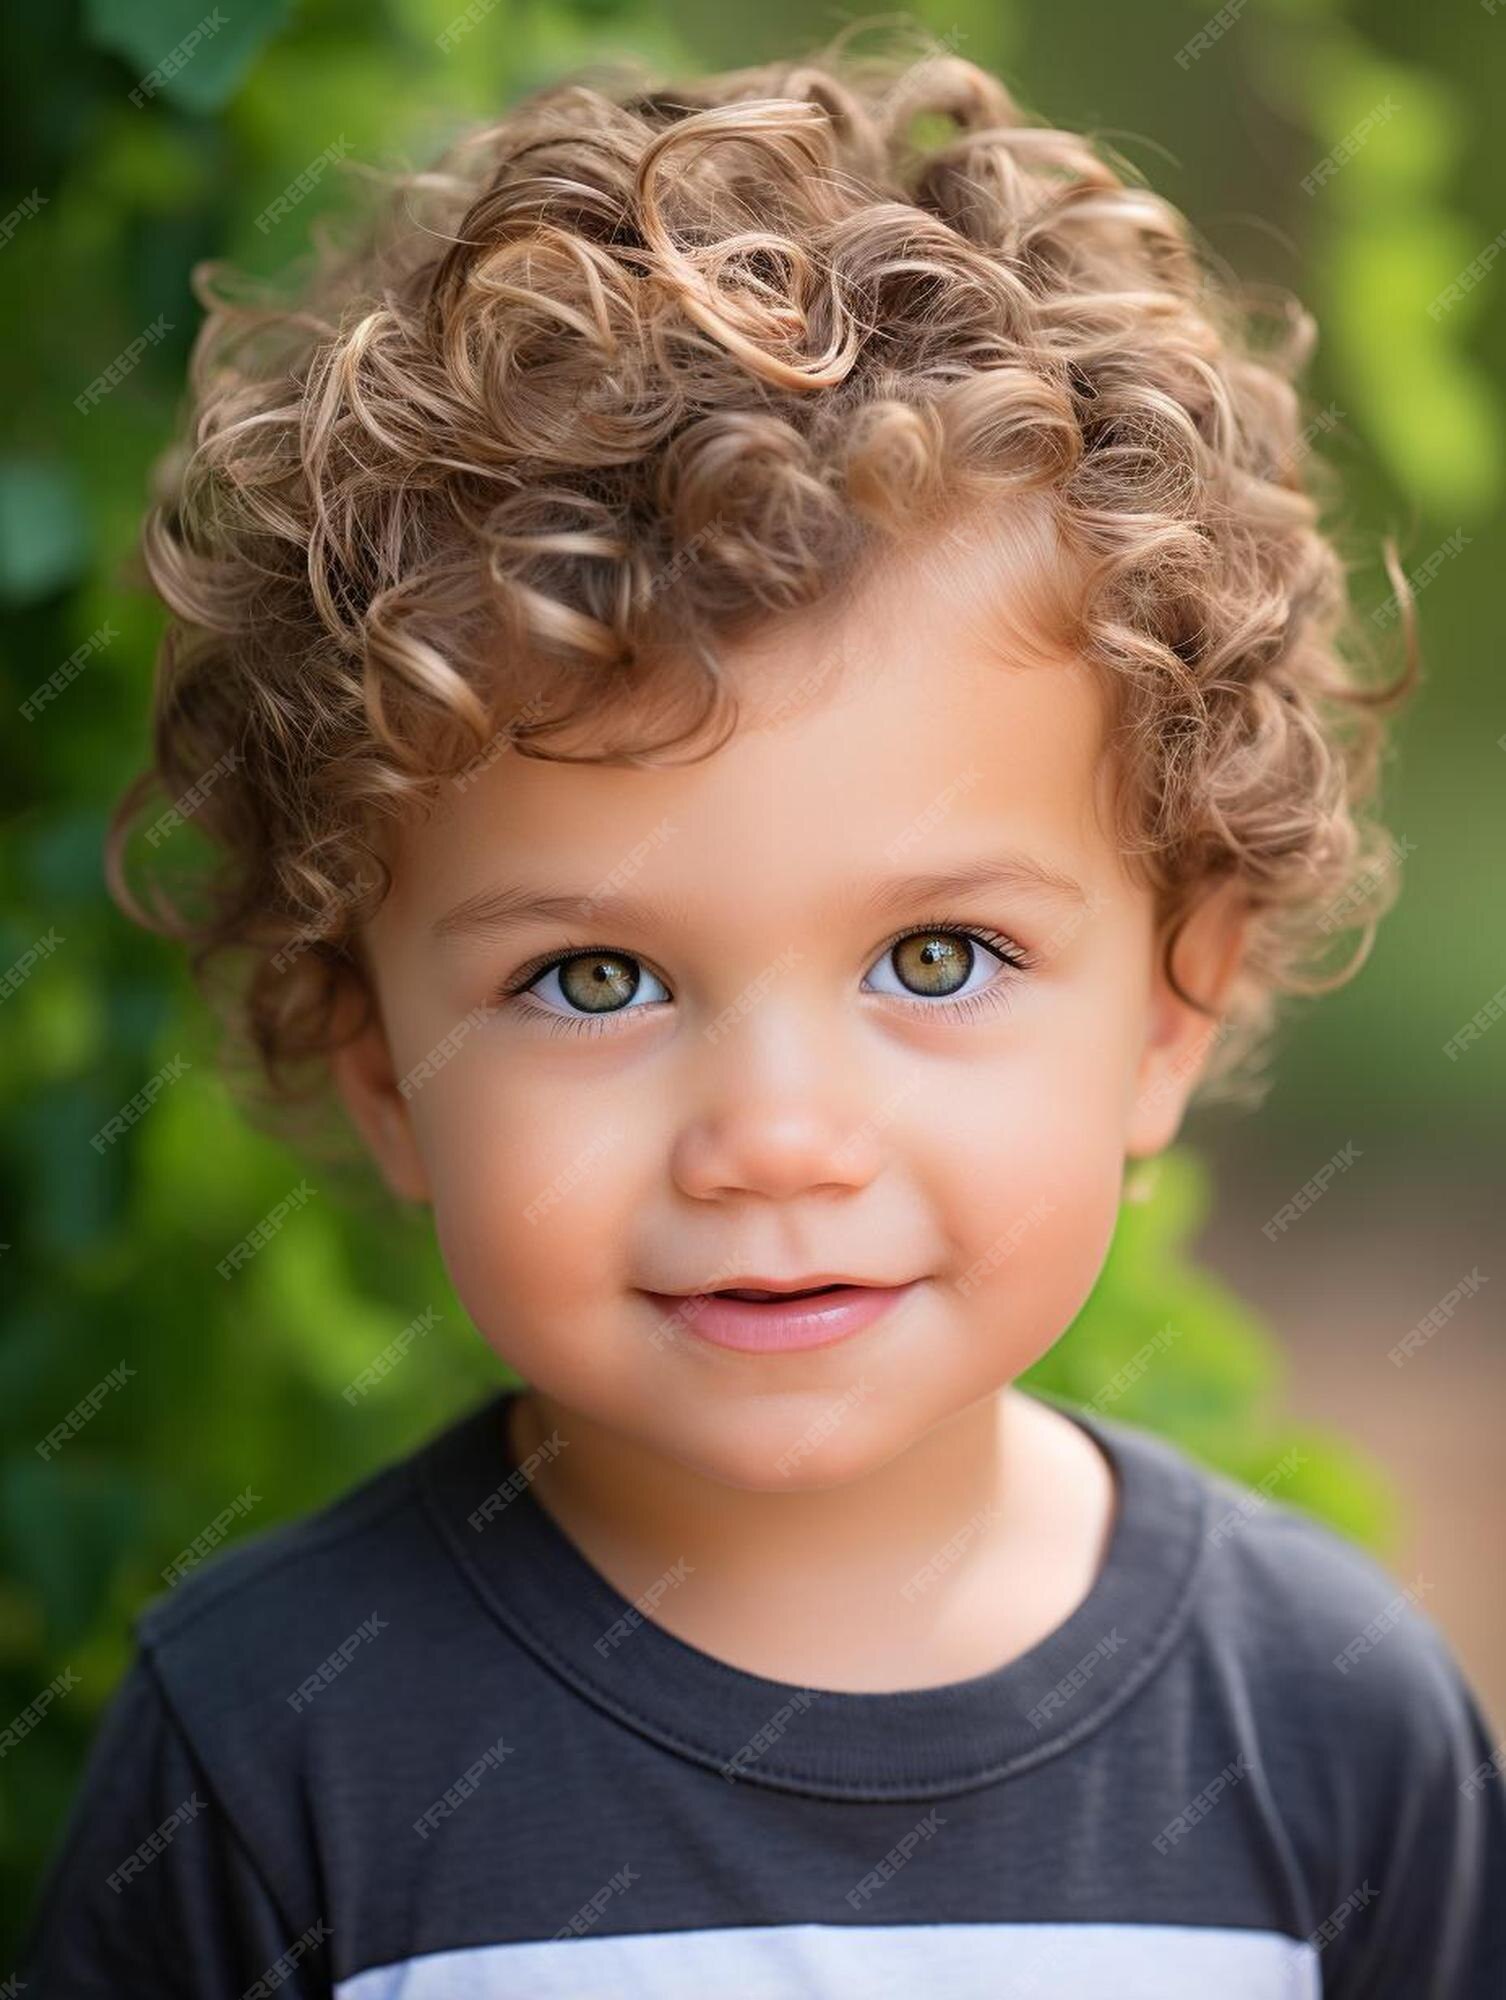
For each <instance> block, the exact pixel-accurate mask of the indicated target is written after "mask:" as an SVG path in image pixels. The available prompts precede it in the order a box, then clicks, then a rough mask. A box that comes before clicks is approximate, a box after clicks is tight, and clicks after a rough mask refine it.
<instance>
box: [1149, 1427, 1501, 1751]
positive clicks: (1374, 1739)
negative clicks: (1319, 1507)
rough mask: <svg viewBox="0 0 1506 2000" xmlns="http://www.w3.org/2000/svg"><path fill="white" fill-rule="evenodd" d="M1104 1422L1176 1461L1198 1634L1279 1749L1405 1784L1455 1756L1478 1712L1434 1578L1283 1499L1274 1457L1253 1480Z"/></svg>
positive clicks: (1217, 1672)
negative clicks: (1194, 1528)
mask: <svg viewBox="0 0 1506 2000" xmlns="http://www.w3.org/2000/svg"><path fill="white" fill-rule="evenodd" d="M1110 1428H1112V1429H1114V1430H1116V1431H1117V1432H1118V1433H1119V1434H1120V1436H1121V1437H1122V1436H1123V1435H1124V1434H1125V1433H1126V1432H1129V1433H1130V1434H1131V1441H1132V1443H1134V1444H1138V1447H1139V1448H1140V1450H1141V1451H1142V1452H1145V1451H1149V1452H1150V1453H1151V1454H1152V1455H1153V1456H1154V1457H1155V1458H1156V1459H1157V1460H1158V1462H1159V1463H1161V1464H1162V1465H1163V1466H1167V1467H1168V1468H1174V1469H1175V1473H1176V1476H1177V1477H1178V1478H1179V1479H1180V1481H1181V1484H1182V1490H1183V1492H1184V1493H1185V1494H1186V1495H1187V1496H1188V1498H1189V1501H1190V1503H1191V1504H1192V1505H1193V1506H1194V1507H1195V1510H1196V1512H1197V1514H1198V1517H1199V1525H1198V1533H1197V1536H1196V1540H1197V1544H1198V1550H1197V1556H1196V1561H1195V1564H1194V1567H1193V1574H1192V1588H1191V1591H1190V1601H1189V1607H1188V1621H1189V1632H1190V1638H1191V1642H1192V1644H1193V1645H1194V1646H1195V1647H1196V1648H1197V1649H1198V1651H1199V1653H1200V1655H1201V1658H1202V1660H1203V1662H1204V1663H1205V1665H1206V1667H1207V1669H1208V1671H1209V1673H1210V1675H1211V1676H1212V1677H1213V1678H1214V1679H1215V1680H1217V1681H1218V1682H1219V1684H1220V1685H1221V1686H1223V1687H1224V1688H1225V1689H1226V1690H1228V1691H1230V1692H1231V1695H1232V1694H1233V1692H1234V1691H1236V1690H1237V1698H1238V1699H1239V1700H1240V1702H1241V1703H1242V1704H1244V1705H1245V1706H1246V1708H1247V1711H1248V1714H1249V1716H1250V1719H1251V1721H1252V1723H1254V1724H1257V1725H1259V1726H1260V1727H1261V1729H1262V1731H1263V1735H1264V1739H1265V1743H1266V1746H1267V1747H1268V1748H1269V1749H1270V1750H1271V1751H1272V1752H1273V1754H1279V1753H1280V1752H1281V1751H1282V1749H1283V1747H1284V1749H1285V1752H1286V1755H1287V1756H1288V1757H1289V1758H1291V1759H1292V1761H1294V1762H1298V1761H1300V1762H1305V1763H1307V1764H1308V1765H1309V1767H1310V1768H1311V1769H1314V1770H1317V1769H1321V1768H1322V1767H1324V1766H1325V1765H1327V1766H1332V1765H1334V1764H1339V1763H1342V1764H1345V1765H1347V1766H1350V1767H1351V1768H1355V1769H1358V1768H1361V1767H1369V1768H1377V1767H1379V1768H1383V1769H1384V1770H1386V1771H1389V1772H1390V1773H1392V1774H1393V1775H1396V1776H1398V1777H1400V1776H1403V1775H1404V1776H1405V1777H1406V1778H1408V1779H1409V1780H1411V1779H1416V1778H1419V1777H1423V1776H1426V1775H1428V1774H1430V1773H1431V1774H1436V1775H1439V1776H1441V1775H1443V1774H1445V1773H1447V1772H1449V1771H1452V1770H1455V1769H1456V1768H1457V1767H1458V1766H1459V1765H1460V1763H1461V1761H1462V1760H1463V1759H1464V1758H1465V1756H1466V1754H1467V1752H1468V1750H1469V1749H1470V1747H1471V1745H1472V1744H1475V1743H1477V1742H1478V1741H1479V1736H1480V1729H1481V1718H1480V1715H1479V1710H1478V1707H1477V1704H1476V1702H1475V1698H1474V1696H1473V1693H1472V1691H1471V1690H1470V1688H1469V1686H1468V1684H1467V1682H1466V1681H1465V1679H1464V1676H1463V1674H1462V1672H1461V1670H1460V1667H1459V1665H1458V1662H1457V1660H1456V1659H1455V1657H1454V1655H1453V1653H1452V1651H1451V1649H1450V1646H1449V1643H1448V1641H1447V1639H1446V1638H1445V1636H1444V1634H1443V1633H1442V1631H1441V1630H1440V1629H1439V1627H1438V1625H1437V1624H1436V1622H1435V1621H1434V1619H1433V1617H1432V1615H1431V1600H1432V1595H1433V1589H1434V1582H1433V1579H1432V1578H1431V1577H1429V1576H1428V1575H1426V1574H1425V1573H1424V1572H1422V1571H1419V1570H1416V1569H1412V1568H1408V1569H1406V1570H1404V1571H1402V1570H1393V1569H1391V1568H1389V1567H1388V1566H1387V1565H1386V1564H1385V1563H1384V1562H1382V1561H1381V1560H1380V1558H1379V1557H1378V1556H1376V1555H1374V1554H1372V1553H1371V1552H1370V1551H1368V1550H1367V1549H1364V1548H1362V1547H1360V1546H1359V1545H1358V1544H1357V1543H1355V1542H1353V1541H1351V1540H1349V1539H1348V1538H1347V1537H1346V1536H1344V1535H1343V1534H1341V1533H1340V1532H1339V1531H1338V1530H1337V1529H1336V1528H1333V1527H1330V1526H1329V1525H1327V1524H1326V1523H1324V1522H1322V1521H1320V1520H1318V1519H1316V1518H1315V1517H1314V1516H1312V1515H1310V1514H1307V1513H1305V1512H1303V1511H1302V1510H1301V1509H1300V1508H1298V1507H1296V1506H1295V1505H1292V1504H1289V1503H1287V1502H1285V1501H1283V1500H1282V1499H1281V1498H1280V1497H1279V1485H1280V1478H1279V1474H1280V1471H1281V1467H1280V1465H1278V1466H1277V1467H1276V1468H1274V1470H1275V1472H1276V1473H1277V1474H1278V1477H1277V1478H1274V1479H1268V1480H1266V1481H1264V1482H1262V1485H1261V1486H1260V1487H1255V1488H1250V1487H1246V1486H1243V1485H1241V1484H1240V1483H1239V1482H1238V1481H1237V1480H1234V1479H1232V1478H1230V1477H1229V1476H1228V1475H1226V1474H1224V1473H1223V1472H1220V1471H1218V1470H1216V1469H1214V1468H1213V1467H1211V1466H1208V1465H1205V1464H1204V1463H1202V1462H1201V1461H1199V1460H1197V1459H1195V1458H1194V1457H1193V1456H1192V1455H1191V1454H1190V1453H1189V1452H1187V1451H1186V1450H1184V1449H1183V1448H1182V1447H1181V1446H1179V1445H1175V1444H1173V1443H1171V1442H1170V1441H1168V1440H1166V1439H1164V1438H1159V1437H1153V1436H1152V1435H1151V1434H1150V1433H1148V1432H1145V1431H1142V1430H1139V1429H1138V1428H1136V1427H1132V1426H1128V1425H1123V1424H1120V1425H1116V1426H1112V1427H1110ZM1382 1746H1383V1748H1384V1758H1383V1759H1382V1758H1380V1757H1378V1756H1377V1752H1378V1750H1379V1749H1380V1748H1381V1747H1382Z"/></svg>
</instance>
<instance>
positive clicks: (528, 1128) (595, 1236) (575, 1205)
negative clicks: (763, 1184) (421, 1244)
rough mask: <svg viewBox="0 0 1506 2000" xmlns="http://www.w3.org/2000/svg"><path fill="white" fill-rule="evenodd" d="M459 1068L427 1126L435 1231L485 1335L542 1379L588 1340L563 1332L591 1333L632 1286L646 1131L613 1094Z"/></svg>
mask: <svg viewBox="0 0 1506 2000" xmlns="http://www.w3.org/2000/svg"><path fill="white" fill-rule="evenodd" d="M455 1067H456V1069H457V1070H460V1069H462V1068H463V1069H464V1072H465V1073H464V1074H463V1075H457V1076H456V1077H455V1078H454V1079H453V1080H452V1079H449V1078H448V1077H445V1078H439V1079H436V1080H435V1083H434V1084H433V1085H432V1086H431V1092H432V1095H431V1096H430V1101H428V1102H426V1103H425V1104H424V1105H423V1106H422V1115H421V1116H420V1117H419V1118H417V1119H416V1123H417V1124H418V1126H419V1136H420V1144H421V1145H422V1147H423V1150H424V1155H425V1160H426V1163H427V1166H428V1170H429V1179H430V1188H431V1193H432V1198H433V1214H434V1229H435V1235H436V1237H437V1239H438V1242H439V1247H440V1252H441V1255H442V1256H443V1258H444V1261H445V1266H446V1268H447V1270H448V1271H449V1274H450V1278H451V1282H452V1283H453V1284H454V1286H455V1290H456V1292H457V1293H458V1295H459V1297H460V1300H461V1302H462V1304H463V1305H464V1306H465V1309H466V1311H467V1312H468V1313H469V1314H470V1316H471V1318H472V1320H473V1321H474V1323H475V1325H476V1327H477V1329H478V1330H479V1331H480V1333H481V1334H482V1336H483V1338H484V1339H485V1340H486V1341H487V1343H488V1345H489V1346H491V1347H492V1348H493V1349H494V1351H495V1352H496V1353H497V1354H498V1355H499V1356H500V1357H501V1359H502V1360H504V1361H506V1362H507V1363H508V1364H509V1365H510V1366H511V1367H513V1368H515V1369H516V1370H518V1372H519V1373H521V1374H522V1375H524V1376H526V1377H528V1378H530V1379H534V1378H535V1376H536V1373H537V1372H538V1371H537V1368H536V1364H537V1363H538V1362H539V1360H540V1358H541V1357H542V1356H543V1355H544V1354H546V1353H548V1354H552V1355H556V1356H557V1355H558V1354H559V1351H560V1349H561V1347H562V1346H566V1347H568V1346H571V1345H574V1344H576V1343H573V1342H562V1341H561V1337H560V1334H561V1329H562V1328H570V1327H575V1328H577V1329H579V1330H580V1331H581V1332H582V1333H584V1332H585V1331H586V1329H587V1328H588V1327H589V1326H590V1325H591V1323H592V1322H593V1320H594V1319H595V1318H599V1316H600V1315H601V1313H602V1311H603V1309H604V1307H605V1305H606V1304H607V1302H609V1301H610V1300H611V1299H612V1297H613V1295H614V1294H617V1295H619V1296H620V1294H621V1292H622V1290H623V1288H624V1286H626V1285H627V1284H628V1283H629V1282H630V1274H629V1273H628V1271H627V1270H626V1268H625V1265H624V1261H623V1260H624V1257H625V1255H626V1252H627V1248H628V1246H629V1244H630V1243H631V1241H632V1218H633V1215H634V1213H635V1210H636V1205H637V1203H638V1201H639V1200H641V1198H642V1195H643V1188H642V1187H641V1186H640V1185H638V1183H637V1182H636V1181H635V1178H634V1176H635V1171H636V1169H635V1164H634V1163H635V1161H636V1162H638V1165H639V1166H641V1167H643V1168H644V1169H645V1170H646V1167H647V1162H646V1159H643V1158H641V1157H640V1156H641V1153H642V1148H643V1145H644V1137H643V1127H642V1125H641V1123H638V1122H637V1121H635V1120H634V1119H633V1118H631V1117H630V1116H628V1115H627V1114H626V1110H625V1109H624V1108H622V1107H620V1106H619V1105H617V1104H616V1103H614V1102H612V1101H610V1100H607V1099H605V1098H604V1097H603V1095H602V1094H600V1093H593V1092H591V1091H589V1090H582V1091H569V1090H560V1089H558V1088H555V1089H552V1090H548V1091H544V1090H541V1089H539V1088H538V1087H533V1088H530V1085H529V1082H528V1081H527V1080H526V1078H525V1077H524V1076H521V1075H520V1074H519V1071H518V1069H517V1067H516V1066H515V1065H513V1064H507V1065H506V1066H502V1065H498V1064H495V1063H492V1064H488V1063H487V1062H484V1061H477V1062H475V1063H472V1064H469V1065H460V1064H456V1065H455ZM441 1086H444V1087H441Z"/></svg>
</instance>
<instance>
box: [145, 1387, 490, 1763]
mask: <svg viewBox="0 0 1506 2000" xmlns="http://www.w3.org/2000/svg"><path fill="white" fill-rule="evenodd" d="M488 1407H489V1406H488V1405H483V1406H482V1407H481V1408H480V1409H477V1410H473V1411H471V1412H469V1413H468V1414H467V1415H465V1416H463V1417H461V1418H460V1419H458V1420H457V1421H455V1422H453V1423H451V1424H449V1425H448V1426H447V1427H445V1428H443V1429H442V1430H440V1431H439V1432H438V1433H436V1434H435V1435H434V1436H432V1437H430V1438H429V1439H428V1440H427V1441H426V1442H424V1443H423V1444H421V1445H420V1446H419V1447H418V1448H417V1449H416V1450H414V1451H413V1452H411V1453H409V1454H408V1455H407V1456H406V1457H404V1458H402V1459H400V1460H397V1461H395V1462H393V1463H391V1464H389V1465H386V1466H384V1467H382V1468H380V1469H379V1470H378V1471H376V1472H374V1473H373V1474H371V1475H370V1476H369V1477H368V1478H366V1479H365V1480H363V1481H361V1482H360V1483H359V1484H358V1485H356V1486H354V1487H352V1488H350V1489H348V1490H347V1491H346V1492H344V1493H342V1494H339V1495H338V1496H336V1497H335V1498H334V1499H333V1500H331V1501H330V1502H328V1503H327V1504H326V1505H325V1506H323V1507H321V1508H319V1509H318V1510H316V1511H315V1512H313V1513H310V1514H308V1515H305V1516H303V1517H301V1518H299V1519H296V1520H293V1521H289V1522H286V1523H283V1524H281V1525H279V1526H276V1527H274V1528H270V1529H265V1530H263V1531H262V1532H260V1533H258V1534H255V1535H251V1536H248V1537H246V1538H245V1539H244V1540H242V1541H240V1542H238V1543H237V1544H235V1546H234V1547H233V1548H231V1549H229V1550H225V1551H221V1552H219V1553H215V1554H211V1555H209V1556H208V1557H207V1558H205V1559H204V1560H203V1561H201V1562H198V1563H196V1564H195V1565H194V1566H193V1567H192V1568H191V1569H189V1570H188V1571H187V1572H186V1573H185V1574H183V1575H182V1577H181V1578H180V1580H179V1581H178V1582H177V1583H175V1584H174V1585H173V1586H172V1587H171V1588H170V1589H169V1590H168V1591H167V1592H166V1593H165V1594H163V1595H161V1596H159V1597H158V1598H157V1599H156V1600H155V1601H154V1602H152V1603H151V1604H149V1605H148V1606H147V1607H146V1609H145V1610H143V1611H142V1612H141V1613H139V1615H138V1616H137V1618H136V1620H135V1625H134V1631H135V1636H136V1639H137V1642H138V1645H139V1648H140V1651H141V1655H142V1656H143V1658H144V1660H145V1661H146V1662H147V1664H148V1665H149V1666H150V1669H151V1671H152V1674H153V1676H154V1677H155V1679H156V1681H157V1682H158V1684H159V1685H160V1687H161V1689H162V1692H163V1695H164V1698H165V1700H166V1703H167V1705H168V1708H169V1710H170V1712H171V1714H172V1716H173V1718H174V1721H175V1723H176V1724H177V1726H178V1727H179V1728H180V1729H181V1730H182V1731H183V1733H184V1735H185V1736H186V1738H187V1739H188V1741H189V1743H190V1744H191V1745H192V1747H193V1748H194V1750H195V1753H196V1754H198V1755H199V1756H200V1757H202V1758H203V1759H204V1761H205V1763H206V1764H207V1765H210V1766H212V1767H213V1769H214V1771H215V1774H216V1776H217V1778H218V1780H219V1781H220V1782H221V1783H222V1784H223V1785H224V1786H225V1787H226V1789H227V1791H229V1792H233V1793H234V1794H235V1795H236V1796H237V1797H238V1798H240V1799H242V1800H244V1801H247V1802H250V1801H252V1800H254V1799H256V1798H257V1797H259V1796H262V1795H264V1794H265V1793H266V1791H267V1790H268V1788H269V1780H270V1779H272V1778H273V1777H274V1775H275V1777H276V1778H277V1779H279V1780H280V1781H281V1782H282V1784H283V1786H284V1789H286V1788H287V1786H288V1785H289V1784H290V1783H291V1782H293V1781H295V1780H296V1779H297V1778H298V1777H299V1775H300V1774H303V1773H306V1772H307V1771H308V1770H309V1768H310V1767H311V1765H313V1764H317V1763H319V1762H320V1761H321V1760H322V1759H323V1758H325V1757H327V1756H330V1755H335V1756H338V1755H339V1754H340V1751H341V1749H342V1747H343V1746H346V1745H348V1743H349V1742H350V1741H352V1740H354V1739H356V1738H358V1737H359V1736H360V1734H361V1733H362V1732H363V1731H365V1732H367V1734H368V1737H369V1734H370V1732H371V1731H373V1730H382V1731H385V1730H388V1729H390V1728H391V1727H392V1726H393V1723H394V1718H395V1713H396V1709H397V1707H398V1706H399V1705H400V1704H401V1703H402V1702H403V1701H404V1700H405V1699H407V1698H409V1697H411V1696H413V1695H414V1694H415V1693H416V1692H418V1691H421V1690H422V1689H423V1688H424V1687H425V1686H426V1685H427V1684H428V1683H429V1682H430V1681H431V1680H432V1677H433V1673H434V1668H435V1662H436V1661H437V1660H445V1661H446V1662H456V1661H459V1660H460V1659H461V1657H462V1655H463V1653H464V1652H465V1650H466V1649H467V1648H474V1647H475V1645H476V1644H477V1642H478V1641H477V1628H478V1623H479V1622H480V1621H479V1619H478V1608H477V1603H476V1598H475V1593H474V1591H473V1589H472V1587H471V1586H470V1584H469V1582H468V1580H467V1579H466V1577H465V1576H464V1575H463V1574H462V1573H461V1571H460V1569H459V1568H458V1566H457V1565H456V1564H455V1563H454V1561H453V1560H451V1558H450V1557H449V1555H448V1553H447V1547H446V1543H445V1540H444V1537H443V1536H442V1534H441V1533H440V1531H439V1529H438V1527H437V1525H436V1522H435V1518H434V1513H433V1510H432V1508H431V1506H430V1504H429V1490H430V1482H431V1479H432V1477H433V1475H434V1468H435V1466H436V1465H437V1464H438V1463H441V1462H443V1461H444V1459H445V1457H446V1455H447V1454H448V1453H450V1452H451V1451H452V1450H453V1449H454V1448H455V1446H456V1444H457V1442H458V1441H459V1440H462V1439H463V1438H464V1437H466V1436H468V1435H470V1434H471V1432H472V1431H473V1429H474V1428H475V1426H476V1425H477V1424H478V1422H480V1421H481V1420H482V1419H483V1418H484V1417H485V1415H486V1413H487V1408H488Z"/></svg>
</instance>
